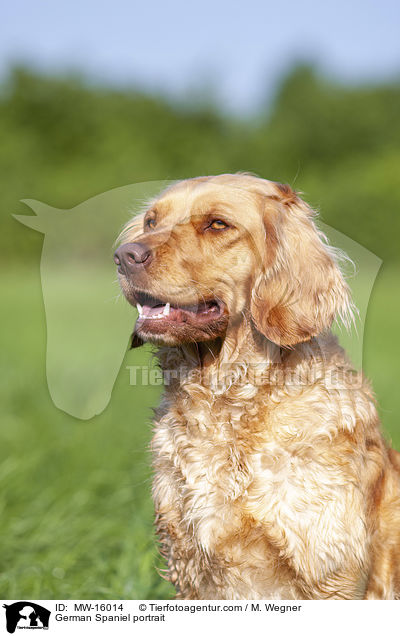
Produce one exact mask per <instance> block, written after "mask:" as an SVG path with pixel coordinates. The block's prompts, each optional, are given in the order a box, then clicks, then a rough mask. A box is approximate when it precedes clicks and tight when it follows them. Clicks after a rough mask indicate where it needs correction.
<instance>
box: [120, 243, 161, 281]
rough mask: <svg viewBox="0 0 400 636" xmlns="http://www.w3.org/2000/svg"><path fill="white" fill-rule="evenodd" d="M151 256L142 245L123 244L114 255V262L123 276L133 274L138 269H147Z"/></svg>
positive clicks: (148, 250) (149, 251) (147, 249)
mask: <svg viewBox="0 0 400 636" xmlns="http://www.w3.org/2000/svg"><path fill="white" fill-rule="evenodd" d="M152 257H153V255H152V252H151V250H150V249H149V248H148V247H147V245H144V244H143V243H125V245H121V246H120V247H119V248H118V249H117V250H116V252H115V253H114V262H115V264H116V265H118V267H119V268H121V270H122V271H123V273H124V274H130V273H132V272H134V271H135V270H136V269H137V268H138V267H147V266H148V265H149V264H150V262H151V259H152Z"/></svg>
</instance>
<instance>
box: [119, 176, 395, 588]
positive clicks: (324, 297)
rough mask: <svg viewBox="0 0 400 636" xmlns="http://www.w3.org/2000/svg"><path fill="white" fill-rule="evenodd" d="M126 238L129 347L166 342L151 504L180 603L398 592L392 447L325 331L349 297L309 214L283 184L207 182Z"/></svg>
mask: <svg viewBox="0 0 400 636" xmlns="http://www.w3.org/2000/svg"><path fill="white" fill-rule="evenodd" d="M138 244H139V247H140V249H141V252H140V258H139V257H137V256H136V255H135V254H133V256H132V249H136V248H137V245H138ZM122 247H123V248H124V249H125V252H124V253H122V252H120V253H119V256H117V257H116V262H117V264H119V278H120V283H121V286H122V289H123V290H124V293H125V295H126V297H127V298H128V300H129V301H130V302H131V303H133V304H135V303H137V302H140V305H142V304H143V303H144V307H145V309H142V307H140V309H141V311H142V312H144V314H141V316H140V318H139V320H138V322H137V325H136V329H135V336H134V343H135V345H137V344H140V343H141V342H142V341H151V342H153V343H156V344H157V345H158V347H159V350H158V358H159V361H160V364H161V367H162V368H163V369H164V372H165V374H166V379H167V386H166V390H165V394H164V397H163V399H162V403H161V406H160V407H159V408H158V410H157V414H156V419H155V422H154V437H153V440H152V452H153V466H154V484H153V498H154V505H155V511H156V525H157V531H158V534H159V537H160V542H161V549H162V553H163V554H164V555H165V558H166V560H167V564H168V566H167V570H166V573H165V576H166V578H167V579H168V580H170V581H172V583H173V584H174V585H175V587H176V590H177V595H178V598H185V599H217V598H219V599H258V598H274V599H327V598H331V599H366V598H368V599H394V598H400V460H399V457H400V455H399V454H397V453H396V452H395V451H394V450H392V449H390V448H388V446H387V445H386V443H385V441H384V439H383V437H382V434H381V431H380V425H379V421H378V416H377V413H376V408H375V403H374V398H373V395H372V392H371V389H370V386H369V384H368V382H367V381H366V380H365V379H364V378H363V377H362V375H361V374H358V373H356V372H355V371H353V370H352V367H351V365H350V363H349V362H348V360H347V359H346V356H345V354H344V352H343V350H342V349H341V347H340V346H339V345H338V342H337V340H336V338H335V337H334V336H333V335H332V334H331V332H330V331H329V329H330V327H331V324H332V321H333V320H334V318H335V316H339V317H340V318H341V319H342V320H344V321H346V320H349V319H351V309H352V305H351V300H350V294H349V289H348V286H347V284H346V283H345V281H344V279H343V276H342V274H341V272H340V269H339V267H338V264H337V254H336V252H335V250H334V249H333V248H331V247H329V246H328V245H327V242H326V240H325V238H324V236H323V235H322V234H321V233H320V232H318V230H317V229H316V227H315V224H314V221H313V213H312V210H311V209H310V208H309V207H308V206H307V205H306V204H305V203H304V202H303V201H302V200H301V199H300V198H299V197H298V196H297V194H296V193H295V192H294V191H292V190H291V188H289V187H288V186H282V185H280V184H277V183H273V182H270V181H266V180H263V179H259V178H257V177H253V176H250V175H246V174H237V175H220V176H215V177H200V178H197V179H190V180H187V181H183V182H180V183H177V184H175V185H173V186H172V187H170V188H168V189H167V190H166V191H164V192H163V193H162V194H161V195H160V196H159V198H157V199H156V200H155V201H152V202H151V204H150V205H149V207H148V209H147V211H146V212H145V213H143V214H142V215H140V216H138V217H136V218H135V219H134V220H133V221H132V222H131V223H130V224H128V226H127V227H126V228H125V230H124V233H123V235H122ZM144 249H145V250H147V251H145V253H144V256H143V250H144ZM129 250H130V251H129ZM116 254H117V255H118V250H117V253H116ZM123 259H126V260H125V261H123ZM121 261H123V262H122V264H121ZM137 261H138V262H137ZM167 303H168V306H167ZM157 308H159V309H160V308H161V309H164V310H165V312H166V314H165V315H164V313H163V314H162V315H161V314H160V315H158V316H157V319H156V318H155V317H154V316H155V314H156V312H158V311H159V309H157ZM169 310H170V311H171V312H172V313H171V314H168V311H169ZM163 316H164V317H163Z"/></svg>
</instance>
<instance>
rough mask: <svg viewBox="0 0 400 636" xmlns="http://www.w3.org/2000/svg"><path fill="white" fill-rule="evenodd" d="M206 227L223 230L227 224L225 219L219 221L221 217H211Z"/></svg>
mask: <svg viewBox="0 0 400 636" xmlns="http://www.w3.org/2000/svg"><path fill="white" fill-rule="evenodd" d="M208 227H209V228H210V229H211V230H225V228H227V227H228V224H227V223H225V221H221V219H213V220H212V221H211V223H210V225H209V226H208Z"/></svg>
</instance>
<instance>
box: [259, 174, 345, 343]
mask: <svg viewBox="0 0 400 636" xmlns="http://www.w3.org/2000/svg"><path fill="white" fill-rule="evenodd" d="M276 189H277V195H276V196H272V197H271V196H269V197H268V201H267V204H266V205H265V203H264V206H265V207H264V210H263V215H264V224H265V229H266V233H267V238H268V232H271V231H272V232H273V235H274V237H273V238H274V251H275V255H274V256H273V258H272V262H271V254H270V253H269V254H268V249H266V250H265V254H263V256H262V261H263V264H262V272H261V273H260V274H259V275H258V276H257V277H256V280H255V284H254V287H253V291H252V299H251V315H252V319H253V321H254V324H255V326H256V328H257V329H258V330H259V331H260V332H261V333H263V334H264V335H265V336H266V337H267V338H268V339H269V340H271V341H272V342H275V343H276V344H278V345H280V346H283V347H291V346H294V345H295V344H297V343H299V342H304V341H306V340H309V339H310V338H312V337H313V336H317V335H318V334H320V333H322V332H323V331H325V330H326V329H329V328H330V326H331V325H332V322H333V320H334V318H335V316H336V315H339V317H340V318H341V319H342V320H343V322H347V320H348V319H349V318H351V317H352V312H351V299H350V292H349V288H348V286H347V284H346V283H345V281H344V279H343V276H342V273H341V271H340V269H339V267H338V265H337V262H336V258H335V250H334V248H332V247H330V246H328V245H327V242H326V237H325V236H324V235H323V234H322V232H319V231H318V230H317V229H316V227H315V225H314V222H313V219H312V216H313V212H312V210H311V209H310V208H309V207H308V206H307V205H306V204H305V203H304V202H303V201H302V200H301V199H300V198H299V197H297V195H296V194H295V193H294V192H293V191H292V190H291V189H290V188H289V186H281V185H279V184H277V186H276ZM271 223H272V224H273V225H271ZM269 251H270V250H269Z"/></svg>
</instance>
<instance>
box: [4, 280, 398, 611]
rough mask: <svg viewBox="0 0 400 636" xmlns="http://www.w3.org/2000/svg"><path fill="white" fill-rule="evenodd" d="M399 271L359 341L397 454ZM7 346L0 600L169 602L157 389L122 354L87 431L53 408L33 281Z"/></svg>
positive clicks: (9, 318)
mask: <svg viewBox="0 0 400 636" xmlns="http://www.w3.org/2000/svg"><path fill="white" fill-rule="evenodd" d="M397 281H398V271H397V270H395V269H393V270H391V269H388V270H385V268H383V271H382V272H381V273H380V274H379V276H378V281H377V283H376V286H375V289H374V293H373V296H372V299H371V303H370V308H369V313H368V317H367V323H366V332H365V341H364V366H365V369H366V372H367V374H368V375H369V377H370V378H371V379H372V381H373V383H374V388H375V391H376V393H377V396H378V399H379V402H380V412H381V416H382V419H383V423H384V427H385V431H386V433H387V434H388V436H390V437H391V438H392V439H393V442H394V443H395V445H396V446H397V447H398V448H399V447H400V426H399V424H398V417H397V414H398V413H399V412H400V391H399V390H398V381H397V377H396V372H397V357H398V355H399V348H398V344H397V341H398V338H397V331H398V315H399V313H400V298H399V295H397V296H396V295H395V290H396V289H397ZM1 294H2V300H3V306H4V307H5V308H6V309H7V313H6V315H5V318H4V320H3V325H2V329H1V337H2V359H3V363H2V364H4V367H3V368H2V379H3V384H2V389H1V391H2V395H1V404H2V407H3V414H2V424H1V429H0V456H1V464H0V482H1V491H0V492H1V494H0V508H1V519H2V533H1V544H0V551H1V575H0V597H2V598H24V597H26V598H36V599H40V598H55V599H58V598H82V599H85V598H98V599H103V598H104V599H107V598H137V599H142V598H169V597H171V596H172V595H173V590H172V588H171V586H170V585H169V584H167V583H166V582H165V581H163V580H162V578H161V577H160V575H159V574H158V572H157V567H162V562H161V561H160V559H159V558H158V557H157V553H156V548H155V537H154V533H153V525H152V524H153V510H152V503H151V498H150V469H149V465H150V457H149V454H148V444H149V440H150V435H151V430H150V421H151V406H154V405H155V404H156V403H157V401H158V398H159V390H158V389H156V388H152V387H134V386H130V385H129V374H128V371H127V370H126V368H125V367H126V365H127V364H140V363H141V361H144V360H145V359H146V356H147V353H146V352H145V351H143V350H134V351H131V352H129V353H128V354H127V356H126V359H125V362H124V364H123V365H122V367H121V371H120V374H119V376H118V380H117V383H116V386H115V388H114V391H113V395H112V398H111V402H110V404H109V405H108V407H107V408H106V410H105V411H104V412H103V413H102V414H101V415H99V416H97V417H95V418H94V419H92V420H89V421H79V420H76V419H74V418H72V417H70V416H68V415H66V414H65V413H63V412H61V411H59V410H58V409H56V408H55V407H54V405H53V404H52V402H51V400H50V397H49V394H48V390H47V385H46V378H45V338H46V334H45V320H44V309H43V304H42V297H41V287H40V278H39V273H38V272H37V271H35V272H32V271H28V270H27V271H24V272H19V273H15V274H13V275H11V274H10V275H8V276H7V277H5V279H4V281H3V285H2V291H1Z"/></svg>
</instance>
